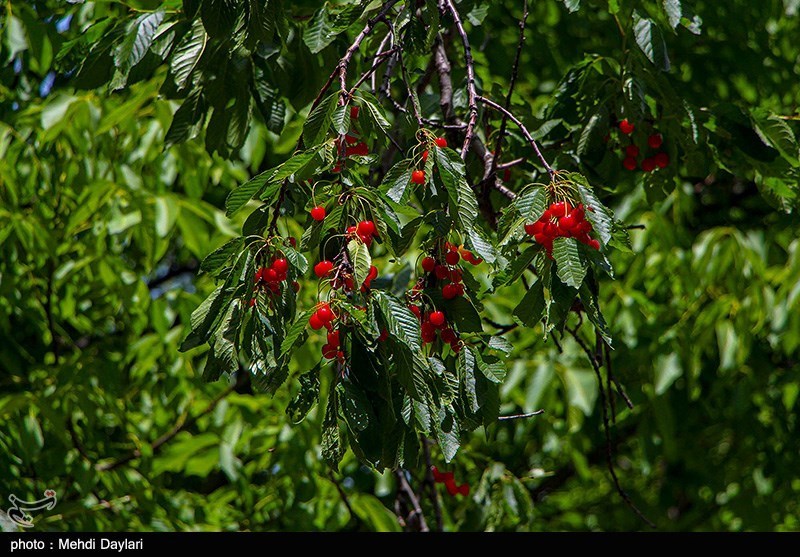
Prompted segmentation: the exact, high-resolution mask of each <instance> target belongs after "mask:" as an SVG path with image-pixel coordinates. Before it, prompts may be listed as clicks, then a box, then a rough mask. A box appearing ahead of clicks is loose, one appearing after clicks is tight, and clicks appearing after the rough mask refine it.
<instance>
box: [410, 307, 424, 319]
mask: <svg viewBox="0 0 800 557" xmlns="http://www.w3.org/2000/svg"><path fill="white" fill-rule="evenodd" d="M408 309H409V310H411V313H413V314H414V315H416V316H417V319H419V318H421V317H422V313H421V312H420V310H419V306H415V305H413V304H412V305H410V306H408Z"/></svg>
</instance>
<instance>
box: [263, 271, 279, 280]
mask: <svg viewBox="0 0 800 557" xmlns="http://www.w3.org/2000/svg"><path fill="white" fill-rule="evenodd" d="M264 280H265V281H267V282H278V273H277V272H275V269H267V270H266V271H265V272H264Z"/></svg>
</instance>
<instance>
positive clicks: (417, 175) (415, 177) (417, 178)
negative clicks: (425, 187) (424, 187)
mask: <svg viewBox="0 0 800 557" xmlns="http://www.w3.org/2000/svg"><path fill="white" fill-rule="evenodd" d="M411 181H412V182H414V183H415V184H424V183H425V171H424V170H415V171H414V172H412V173H411Z"/></svg>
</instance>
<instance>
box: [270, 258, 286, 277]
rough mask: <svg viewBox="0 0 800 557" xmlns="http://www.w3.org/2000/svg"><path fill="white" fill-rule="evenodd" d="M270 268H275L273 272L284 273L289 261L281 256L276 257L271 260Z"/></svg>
mask: <svg viewBox="0 0 800 557" xmlns="http://www.w3.org/2000/svg"><path fill="white" fill-rule="evenodd" d="M272 268H273V269H275V272H276V273H278V274H281V273H285V272H286V271H288V270H289V262H288V261H286V260H285V259H283V258H280V259H276V260H275V261H273V262H272Z"/></svg>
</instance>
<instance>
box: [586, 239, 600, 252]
mask: <svg viewBox="0 0 800 557" xmlns="http://www.w3.org/2000/svg"><path fill="white" fill-rule="evenodd" d="M588 245H589V247H590V248H592V249H596V250H598V251H599V250H600V242H598V241H597V240H589V242H588Z"/></svg>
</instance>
